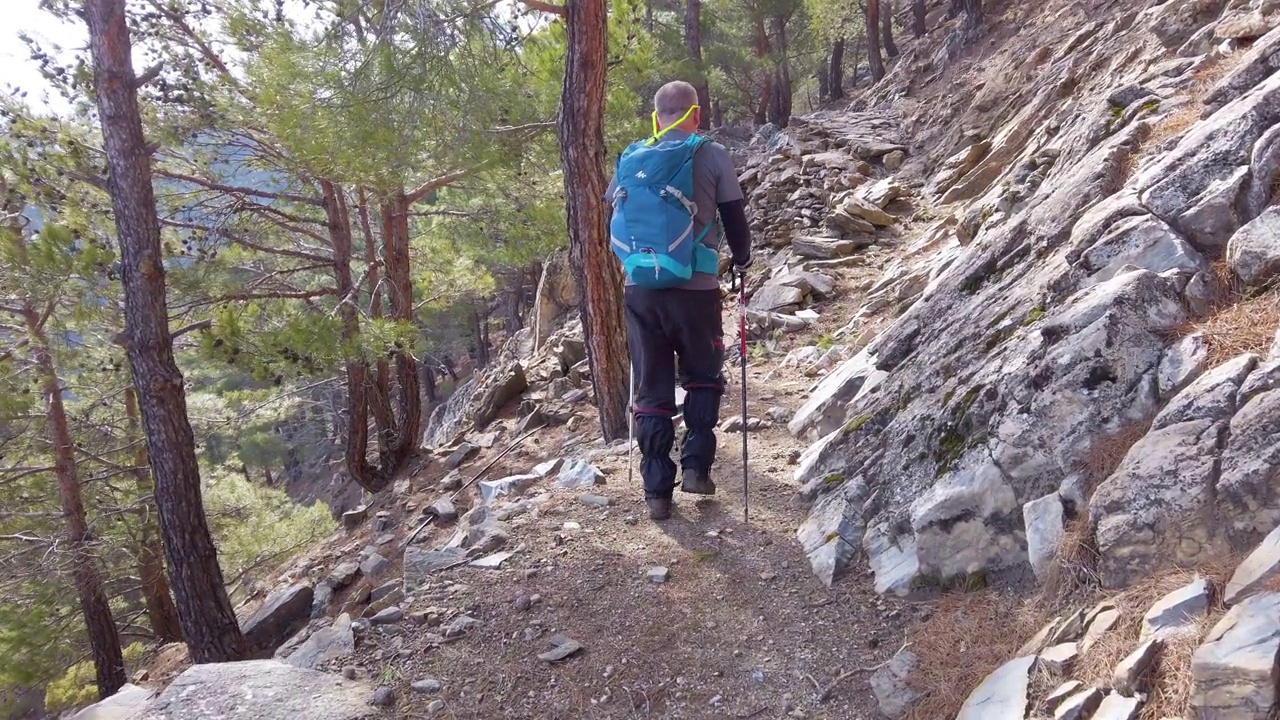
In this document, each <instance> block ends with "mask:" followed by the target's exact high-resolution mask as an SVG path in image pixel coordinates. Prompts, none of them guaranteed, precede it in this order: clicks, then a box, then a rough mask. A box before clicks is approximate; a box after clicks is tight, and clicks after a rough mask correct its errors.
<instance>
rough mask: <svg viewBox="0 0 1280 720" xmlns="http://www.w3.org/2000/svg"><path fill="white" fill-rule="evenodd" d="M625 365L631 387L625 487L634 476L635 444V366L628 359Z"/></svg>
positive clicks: (628, 405) (628, 402) (628, 410)
mask: <svg viewBox="0 0 1280 720" xmlns="http://www.w3.org/2000/svg"><path fill="white" fill-rule="evenodd" d="M627 367H628V369H629V370H630V371H631V380H630V383H629V385H630V388H631V389H630V391H629V392H628V394H627V487H631V481H632V479H633V478H634V477H635V475H634V471H635V467H634V463H633V462H632V455H633V452H634V451H633V449H634V448H635V445H636V413H635V407H636V366H635V363H632V362H629V361H628V362H627Z"/></svg>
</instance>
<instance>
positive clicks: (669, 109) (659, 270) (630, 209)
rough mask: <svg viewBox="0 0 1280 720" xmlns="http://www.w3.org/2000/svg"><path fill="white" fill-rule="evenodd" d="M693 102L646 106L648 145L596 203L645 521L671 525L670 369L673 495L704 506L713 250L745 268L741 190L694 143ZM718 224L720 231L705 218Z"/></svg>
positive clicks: (711, 438)
mask: <svg viewBox="0 0 1280 720" xmlns="http://www.w3.org/2000/svg"><path fill="white" fill-rule="evenodd" d="M697 103H698V93H697V91H696V90H695V89H694V87H693V86H692V85H690V84H689V83H686V82H679V81H676V82H669V83H667V84H666V85H663V86H662V87H661V88H660V89H659V90H658V92H657V94H656V95H654V98H653V105H654V111H653V137H652V138H649V139H647V140H642V141H639V142H636V143H633V144H632V145H631V146H630V147H628V148H627V149H626V150H625V151H623V153H622V155H621V156H620V157H619V160H618V166H617V172H616V173H615V175H614V178H613V180H612V181H611V182H610V183H609V190H608V192H607V195H606V200H607V201H608V202H610V203H611V204H612V205H613V219H612V222H611V223H610V243H611V246H612V248H613V251H614V253H615V254H616V255H618V257H619V258H620V259H621V260H622V261H623V269H624V274H625V275H626V287H625V289H624V293H623V294H624V303H625V308H626V322H627V336H628V338H627V339H628V345H629V348H630V353H631V365H632V371H633V372H634V374H635V378H634V382H635V388H634V393H635V398H634V403H633V405H632V408H631V412H632V413H633V414H634V415H633V417H634V421H635V434H636V438H637V441H638V445H639V448H640V454H641V460H640V474H641V476H642V477H643V478H644V496H645V503H646V504H647V505H648V507H649V517H650V518H651V519H653V520H666V519H667V518H669V517H670V516H671V503H672V495H673V493H674V490H675V479H676V464H675V463H674V462H673V461H672V459H671V449H672V446H673V445H674V443H675V426H674V422H673V420H672V418H673V416H674V415H675V412H676V398H675V385H676V380H677V368H678V371H679V373H678V374H679V381H680V385H681V386H682V387H683V388H684V389H685V391H686V393H687V394H686V396H685V401H684V424H685V436H684V440H683V442H682V444H681V452H680V465H681V469H682V471H683V477H682V482H681V484H680V489H681V490H682V491H683V492H687V493H693V494H697V495H714V494H715V491H716V485H715V483H714V482H712V480H711V465H712V463H713V462H714V461H715V455H716V437H715V428H716V424H717V423H718V422H719V415H720V398H721V396H722V395H723V394H724V375H723V374H722V373H721V365H722V363H723V360H724V331H723V326H722V322H723V321H722V317H721V298H720V283H719V280H718V279H717V276H718V274H719V273H718V271H719V253H718V248H719V247H720V244H721V242H722V239H723V240H727V241H728V244H729V249H730V251H731V253H732V258H733V266H734V268H733V269H734V272H735V273H737V274H739V275H741V273H743V272H745V270H746V269H747V268H748V267H749V266H750V265H751V236H750V230H749V229H748V227H747V217H746V212H745V201H744V197H743V192H742V186H741V185H739V183H738V174H737V171H736V170H735V169H734V167H733V161H732V160H731V159H730V157H729V153H728V151H726V150H725V149H724V147H723V146H721V145H719V144H717V143H715V142H712V141H709V140H707V139H706V138H704V137H702V136H700V135H698V134H697V129H698V123H699V120H700V117H701V112H702V111H701V108H699V107H698V104H697ZM717 214H718V215H719V222H717V221H716V216H717Z"/></svg>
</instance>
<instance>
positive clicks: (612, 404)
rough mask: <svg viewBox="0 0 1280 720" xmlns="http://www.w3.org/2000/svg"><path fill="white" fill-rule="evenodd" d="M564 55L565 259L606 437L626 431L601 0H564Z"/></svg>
mask: <svg viewBox="0 0 1280 720" xmlns="http://www.w3.org/2000/svg"><path fill="white" fill-rule="evenodd" d="M567 10H568V19H567V24H568V35H569V47H568V58H567V61H566V64H565V74H564V90H563V92H562V93H561V95H560V117H559V120H558V121H557V122H556V134H557V135H558V136H559V140H560V161H561V164H562V165H563V166H564V188H565V195H566V197H567V198H568V206H569V207H568V209H569V212H568V218H569V222H568V226H569V265H570V267H571V268H572V270H573V275H574V278H575V279H576V280H577V284H578V308H579V313H580V314H581V316H582V328H583V331H584V334H585V336H586V345H587V358H588V360H589V362H590V366H591V379H592V382H593V383H594V385H595V396H596V406H597V407H598V408H599V411H600V428H601V431H602V432H603V433H604V438H605V440H616V439H618V438H621V437H626V435H627V412H628V409H627V378H628V376H629V373H628V364H629V357H628V354H627V336H626V331H625V330H624V328H625V327H626V326H625V324H624V323H623V319H622V297H621V291H622V271H621V269H620V268H619V267H618V264H617V263H616V262H615V260H614V257H613V254H612V252H610V250H609V229H608V225H609V216H608V208H607V206H606V205H605V202H604V194H605V189H606V187H607V185H606V183H605V176H604V95H605V63H606V60H607V58H606V50H607V48H606V42H607V40H606V37H607V36H606V19H607V8H606V3H605V0H568V4H567Z"/></svg>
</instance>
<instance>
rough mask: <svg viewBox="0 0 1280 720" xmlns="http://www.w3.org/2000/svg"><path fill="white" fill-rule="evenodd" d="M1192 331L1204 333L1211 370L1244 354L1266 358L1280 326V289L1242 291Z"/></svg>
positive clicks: (1217, 308)
mask: <svg viewBox="0 0 1280 720" xmlns="http://www.w3.org/2000/svg"><path fill="white" fill-rule="evenodd" d="M1231 296H1232V297H1231V299H1229V300H1227V301H1224V302H1223V303H1222V304H1220V305H1218V306H1217V307H1216V308H1215V309H1214V311H1213V312H1212V313H1210V315H1209V316H1208V317H1206V318H1204V319H1202V320H1199V321H1198V322H1195V323H1194V324H1193V326H1192V329H1194V330H1199V331H1201V332H1203V333H1204V335H1205V340H1206V341H1207V342H1208V343H1209V365H1210V366H1211V367H1212V366H1214V365H1218V364H1220V363H1223V362H1226V361H1227V360H1230V359H1231V358H1234V357H1237V356H1239V355H1242V354H1244V353H1258V354H1260V355H1263V356H1266V354H1267V353H1268V352H1269V351H1270V349H1271V343H1272V342H1274V341H1275V336H1276V328H1277V326H1280V288H1272V289H1270V290H1267V291H1265V292H1262V293H1259V294H1256V295H1253V296H1247V295H1245V294H1244V293H1241V292H1239V291H1234V292H1232V293H1231Z"/></svg>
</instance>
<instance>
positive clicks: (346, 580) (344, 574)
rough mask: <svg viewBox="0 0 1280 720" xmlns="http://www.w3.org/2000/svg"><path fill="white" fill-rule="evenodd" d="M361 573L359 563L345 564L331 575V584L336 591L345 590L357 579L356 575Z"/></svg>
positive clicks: (335, 569)
mask: <svg viewBox="0 0 1280 720" xmlns="http://www.w3.org/2000/svg"><path fill="white" fill-rule="evenodd" d="M359 572H360V565H359V563H353V562H344V563H342V564H341V565H339V566H337V567H336V568H334V569H333V572H331V573H329V583H330V584H331V585H333V587H334V588H335V589H338V588H344V587H346V586H348V585H350V584H351V583H352V581H354V580H355V579H356V573H359Z"/></svg>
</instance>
